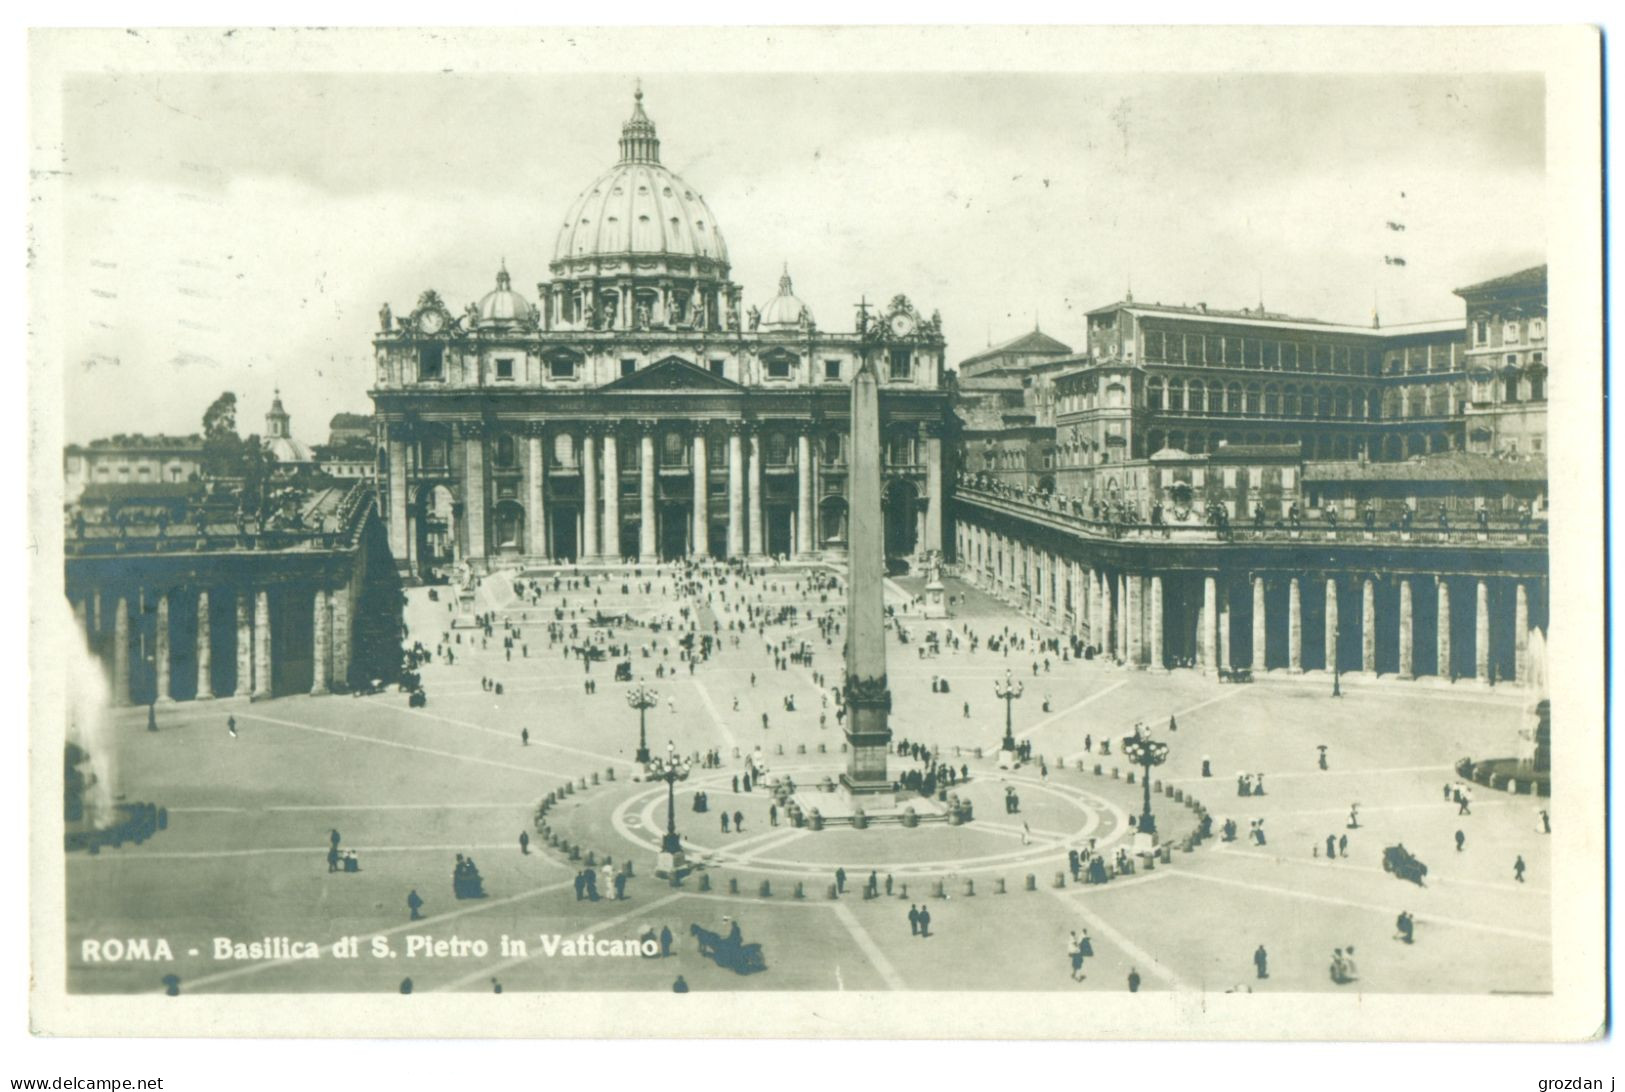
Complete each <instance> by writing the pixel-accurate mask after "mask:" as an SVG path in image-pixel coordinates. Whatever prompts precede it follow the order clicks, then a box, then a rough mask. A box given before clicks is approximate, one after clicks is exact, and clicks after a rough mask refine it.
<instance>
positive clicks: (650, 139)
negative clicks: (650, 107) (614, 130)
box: [621, 81, 660, 163]
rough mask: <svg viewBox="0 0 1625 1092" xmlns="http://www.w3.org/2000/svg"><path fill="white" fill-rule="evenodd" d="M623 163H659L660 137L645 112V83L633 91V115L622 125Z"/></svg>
mask: <svg viewBox="0 0 1625 1092" xmlns="http://www.w3.org/2000/svg"><path fill="white" fill-rule="evenodd" d="M621 162H622V163H659V162H660V138H659V137H658V136H656V135H655V123H654V122H652V121H650V120H649V115H648V114H645V113H644V112H643V84H642V83H641V81H640V82H639V84H638V89H637V90H636V91H634V92H632V116H631V117H630V118H627V119H626V122H625V124H623V125H622V126H621Z"/></svg>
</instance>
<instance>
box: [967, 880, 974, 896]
mask: <svg viewBox="0 0 1625 1092" xmlns="http://www.w3.org/2000/svg"><path fill="white" fill-rule="evenodd" d="M974 894H976V881H975V880H966V881H965V897H966V898H969V897H971V896H972V895H974Z"/></svg>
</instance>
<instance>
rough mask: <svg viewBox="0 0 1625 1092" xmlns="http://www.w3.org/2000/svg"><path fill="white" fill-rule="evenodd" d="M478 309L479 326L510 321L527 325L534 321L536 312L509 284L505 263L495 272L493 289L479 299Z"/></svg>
mask: <svg viewBox="0 0 1625 1092" xmlns="http://www.w3.org/2000/svg"><path fill="white" fill-rule="evenodd" d="M479 311H480V320H479V321H480V325H481V326H486V325H505V324H510V323H517V324H519V325H521V326H529V325H530V324H531V323H532V322H534V321H535V313H536V312H535V310H534V309H533V308H532V307H531V305H530V301H529V300H527V299H526V298H525V297H524V296H521V295H520V294H519V293H518V292H515V291H514V290H513V288H512V287H511V286H510V284H509V278H508V267H507V266H506V265H503V267H502V269H501V270H499V271H498V272H497V286H496V288H495V290H493V291H491V292H487V293H486V294H485V296H484V297H483V298H482V299H481V300H480V303H479Z"/></svg>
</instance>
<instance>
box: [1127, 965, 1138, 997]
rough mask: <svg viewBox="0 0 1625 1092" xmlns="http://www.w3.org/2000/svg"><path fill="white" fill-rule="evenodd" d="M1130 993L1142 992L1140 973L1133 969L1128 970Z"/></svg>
mask: <svg viewBox="0 0 1625 1092" xmlns="http://www.w3.org/2000/svg"><path fill="white" fill-rule="evenodd" d="M1128 992H1129V993H1139V992H1140V972H1139V971H1137V970H1135V969H1134V968H1133V967H1130V968H1129V969H1128Z"/></svg>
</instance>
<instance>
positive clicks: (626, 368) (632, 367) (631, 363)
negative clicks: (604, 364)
mask: <svg viewBox="0 0 1625 1092" xmlns="http://www.w3.org/2000/svg"><path fill="white" fill-rule="evenodd" d="M637 370H638V362H637V360H636V359H635V358H633V357H625V358H623V359H622V360H621V378H622V379H625V378H626V377H627V376H629V375H631V374H632V373H633V372H635V371H637Z"/></svg>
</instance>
